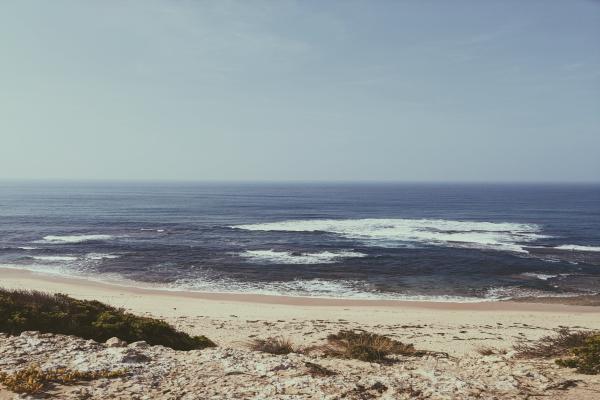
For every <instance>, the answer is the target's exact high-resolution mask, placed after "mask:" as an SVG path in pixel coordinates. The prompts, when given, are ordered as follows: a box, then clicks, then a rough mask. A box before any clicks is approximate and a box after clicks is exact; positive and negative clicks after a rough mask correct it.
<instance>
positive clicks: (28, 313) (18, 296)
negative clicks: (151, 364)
mask: <svg viewBox="0 0 600 400" xmlns="http://www.w3.org/2000/svg"><path fill="white" fill-rule="evenodd" d="M23 331H40V332H43V333H59V334H65V335H74V336H79V337H81V338H84V339H93V340H95V341H98V342H104V341H106V340H107V339H109V338H112V337H118V338H119V339H122V340H125V341H127V342H135V341H141V340H143V341H146V342H147V343H148V344H150V345H162V346H166V347H170V348H172V349H174V350H193V349H203V348H206V347H213V346H215V343H214V342H212V341H211V340H210V339H208V338H207V337H205V336H190V335H188V334H187V333H184V332H181V331H177V330H176V329H175V328H174V327H172V326H171V325H169V324H168V323H167V322H165V321H161V320H158V319H155V318H149V317H140V316H137V315H134V314H131V313H128V312H125V310H123V309H120V308H115V307H112V306H109V305H107V304H104V303H101V302H99V301H92V300H78V299H74V298H72V297H69V296H67V295H64V294H47V293H42V292H38V291H24V290H5V289H0V332H4V333H7V334H9V335H19V334H20V333H21V332H23Z"/></svg>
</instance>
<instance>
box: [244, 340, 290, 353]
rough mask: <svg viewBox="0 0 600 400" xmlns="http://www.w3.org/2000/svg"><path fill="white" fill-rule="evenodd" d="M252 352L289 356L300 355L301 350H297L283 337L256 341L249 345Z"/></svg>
mask: <svg viewBox="0 0 600 400" xmlns="http://www.w3.org/2000/svg"><path fill="white" fill-rule="evenodd" d="M247 346H248V348H249V349H250V350H254V351H262V352H263V353H270V354H289V353H299V352H300V349H299V348H296V347H295V346H294V344H293V343H292V341H291V340H290V339H289V338H284V337H282V336H277V337H270V338H267V339H254V340H252V341H250V342H248V343H247Z"/></svg>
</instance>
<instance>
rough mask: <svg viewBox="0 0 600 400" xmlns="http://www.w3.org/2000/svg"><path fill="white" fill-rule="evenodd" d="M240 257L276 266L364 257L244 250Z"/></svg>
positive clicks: (342, 253)
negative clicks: (275, 264)
mask: <svg viewBox="0 0 600 400" xmlns="http://www.w3.org/2000/svg"><path fill="white" fill-rule="evenodd" d="M240 256H242V257H244V258H246V259H248V260H249V261H251V262H267V263H277V264H333V263H336V262H338V261H340V260H342V259H344V258H359V257H366V254H364V253H360V252H358V251H349V250H345V251H335V252H332V251H322V252H319V253H301V252H292V251H275V250H272V249H271V250H246V251H244V252H243V253H240Z"/></svg>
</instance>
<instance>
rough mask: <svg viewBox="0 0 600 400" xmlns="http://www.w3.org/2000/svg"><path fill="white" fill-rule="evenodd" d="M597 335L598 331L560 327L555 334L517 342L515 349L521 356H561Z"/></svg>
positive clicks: (583, 344)
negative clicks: (530, 341) (525, 341)
mask: <svg viewBox="0 0 600 400" xmlns="http://www.w3.org/2000/svg"><path fill="white" fill-rule="evenodd" d="M595 335H598V333H597V332H589V331H573V330H571V329H569V328H560V329H557V330H556V334H555V335H548V336H544V337H542V338H540V339H538V340H536V341H535V342H533V343H517V344H516V345H515V346H514V349H515V350H516V351H517V356H518V357H521V358H552V357H561V356H566V355H569V354H570V352H571V350H572V349H574V348H577V347H582V346H585V344H586V341H587V339H588V338H590V337H593V336H595Z"/></svg>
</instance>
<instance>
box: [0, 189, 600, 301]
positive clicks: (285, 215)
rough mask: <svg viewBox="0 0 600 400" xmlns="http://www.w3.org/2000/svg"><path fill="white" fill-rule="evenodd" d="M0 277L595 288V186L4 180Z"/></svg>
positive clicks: (322, 288)
mask: <svg viewBox="0 0 600 400" xmlns="http://www.w3.org/2000/svg"><path fill="white" fill-rule="evenodd" d="M0 267H4V268H22V269H28V270H32V271H38V272H45V273H52V274H59V275H64V276H76V277H85V278H88V279H94V280H102V281H110V282H118V283H123V284H126V285H135V286H142V287H154V288H160V289H165V290H190V291H203V292H236V293H237V292H244V293H262V294H274V295H290V296H318V297H334V298H356V299H401V300H438V301H439V300H442V301H443V300H446V301H479V300H498V299H505V298H514V297H523V296H574V295H578V294H588V293H597V292H600V186H599V185H524V184H523V185H475V184H469V185H466V184H465V185H458V184H456V185H450V184H448V185H435V184H191V183H190V184H175V183H172V184H143V183H95V184H84V183H32V182H28V183H14V182H3V183H0ZM1 278H2V276H1V273H0V286H1Z"/></svg>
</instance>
